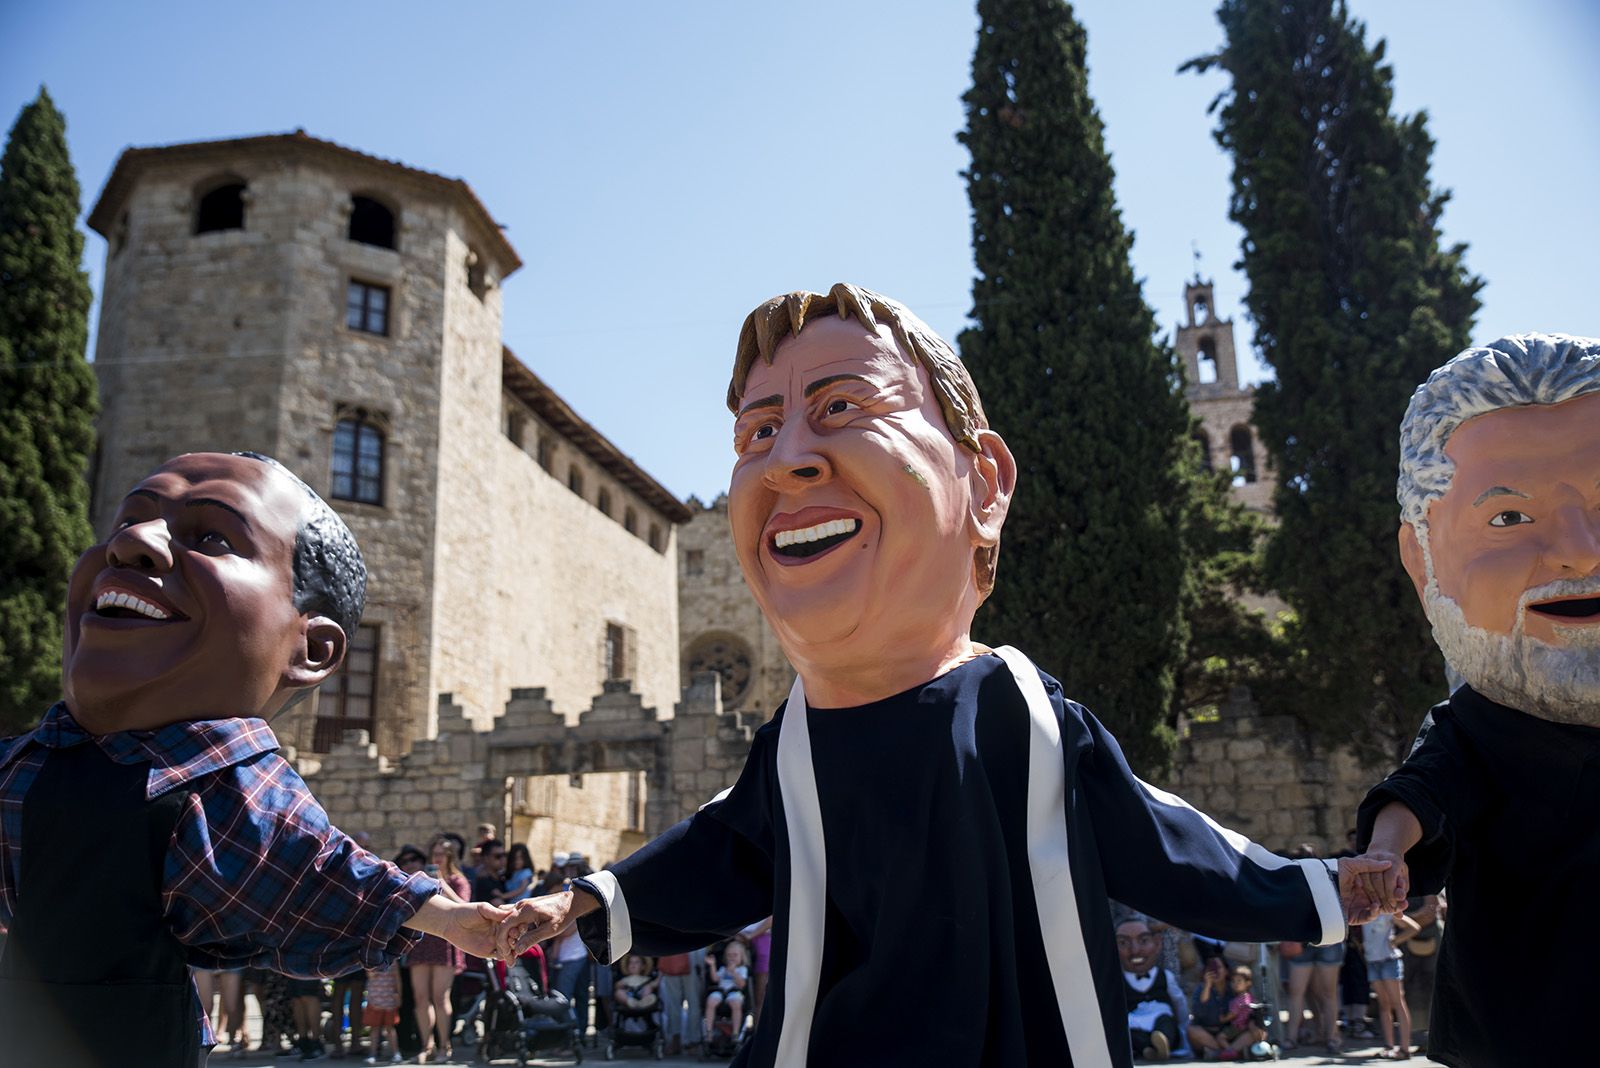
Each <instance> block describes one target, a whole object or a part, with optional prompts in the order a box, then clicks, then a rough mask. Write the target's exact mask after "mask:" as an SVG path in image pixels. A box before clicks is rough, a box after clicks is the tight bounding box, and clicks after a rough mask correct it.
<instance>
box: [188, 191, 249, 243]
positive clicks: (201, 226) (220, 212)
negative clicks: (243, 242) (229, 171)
mask: <svg viewBox="0 0 1600 1068" xmlns="http://www.w3.org/2000/svg"><path fill="white" fill-rule="evenodd" d="M243 229H244V183H243V182H239V181H228V182H225V183H223V184H222V185H219V186H217V187H216V188H215V189H212V190H211V191H210V192H209V193H206V194H205V195H204V196H202V197H201V198H200V203H199V204H198V205H197V206H196V208H195V214H194V232H195V233H197V234H209V233H211V232H212V231H213V230H243Z"/></svg>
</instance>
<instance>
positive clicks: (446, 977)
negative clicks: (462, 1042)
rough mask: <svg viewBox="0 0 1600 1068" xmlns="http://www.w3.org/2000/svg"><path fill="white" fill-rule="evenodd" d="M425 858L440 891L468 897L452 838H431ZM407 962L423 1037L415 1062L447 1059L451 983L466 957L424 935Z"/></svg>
mask: <svg viewBox="0 0 1600 1068" xmlns="http://www.w3.org/2000/svg"><path fill="white" fill-rule="evenodd" d="M428 859H429V864H428V871H429V873H430V874H435V873H436V877H437V878H438V880H439V881H440V882H441V883H442V884H443V886H444V889H443V890H441V891H440V892H441V893H443V894H446V895H448V896H450V897H451V898H452V899H454V900H457V901H465V900H467V899H468V898H469V897H470V896H471V894H472V887H471V886H470V885H469V884H468V882H467V877H466V876H465V875H463V874H461V862H460V860H459V858H458V856H457V854H456V843H455V839H453V838H451V837H449V836H447V835H443V834H441V835H439V836H437V837H436V838H434V839H433V841H431V842H429V843H428ZM485 956H487V954H485ZM406 965H407V967H406V970H407V972H409V974H410V979H411V995H412V1000H413V1002H414V1004H415V1012H416V1020H417V1035H418V1037H420V1038H421V1040H422V1052H420V1053H418V1054H417V1063H418V1064H424V1063H427V1061H429V1060H430V1059H433V1060H441V1061H448V1060H449V1059H450V1057H451V1055H452V1050H451V1047H450V1025H451V1018H452V1010H451V1006H450V986H451V984H452V983H454V982H455V978H456V976H458V975H460V974H461V972H462V970H463V969H464V968H465V967H466V957H465V955H464V954H463V953H462V952H461V950H460V949H458V948H456V947H455V946H453V945H451V944H450V943H449V942H446V941H445V940H444V939H442V938H428V937H424V938H423V939H422V941H420V942H418V943H417V945H416V946H415V947H414V948H413V949H412V950H411V952H410V953H408V954H407V955H406Z"/></svg>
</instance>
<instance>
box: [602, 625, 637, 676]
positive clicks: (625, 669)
mask: <svg viewBox="0 0 1600 1068" xmlns="http://www.w3.org/2000/svg"><path fill="white" fill-rule="evenodd" d="M629 644H630V642H629V641H628V628H627V627H624V626H622V625H621V624H620V623H607V624H606V643H605V651H604V654H603V655H604V657H605V673H606V681H607V682H615V681H617V680H618V679H627V678H632V677H633V676H632V672H631V671H630V670H629V665H628V660H629V656H628V646H629Z"/></svg>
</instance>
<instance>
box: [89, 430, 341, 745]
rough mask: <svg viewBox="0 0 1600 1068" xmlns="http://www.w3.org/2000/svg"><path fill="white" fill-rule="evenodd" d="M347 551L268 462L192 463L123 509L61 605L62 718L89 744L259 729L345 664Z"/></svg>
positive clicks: (321, 515) (216, 458) (329, 524)
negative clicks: (70, 718) (207, 728)
mask: <svg viewBox="0 0 1600 1068" xmlns="http://www.w3.org/2000/svg"><path fill="white" fill-rule="evenodd" d="M365 599H366V567H365V565H364V564H363V562H362V560H361V553H360V551H359V550H358V549H357V547H356V542H355V538H353V537H352V536H351V534H350V531H349V529H348V528H347V527H346V526H345V524H344V522H343V521H342V520H341V519H340V518H339V517H338V515H336V514H335V513H334V512H333V510H332V509H330V508H329V507H328V506H327V504H326V503H324V502H323V500H322V498H320V497H318V496H317V494H316V493H315V492H313V491H312V490H311V489H310V487H308V486H307V485H306V484H305V483H303V482H301V481H300V480H299V479H298V478H296V477H295V476H294V475H293V474H291V473H290V472H289V471H288V470H287V469H286V468H284V467H283V466H282V465H280V464H279V463H278V462H277V461H276V460H272V459H270V458H268V457H265V456H260V455H257V454H254V453H235V454H222V453H190V454H187V455H184V456H179V457H177V458H176V459H174V460H171V461H168V462H167V463H165V464H163V465H162V466H161V467H160V468H158V469H157V470H156V471H155V472H154V473H152V474H151V475H149V476H148V477H146V478H145V479H144V480H143V481H141V482H140V483H139V484H138V485H137V486H135V487H134V488H133V489H132V490H131V491H130V492H129V493H128V495H127V496H126V497H125V498H123V500H122V504H121V505H120V506H119V507H118V509H117V513H116V517H115V519H114V520H113V521H112V528H111V530H110V532H109V533H108V534H107V536H106V538H105V540H104V541H102V542H100V543H98V544H96V545H94V546H92V547H91V548H90V549H89V550H88V551H87V552H85V553H84V554H83V555H82V556H81V557H80V558H79V559H78V563H77V566H76V567H75V568H74V569H73V572H72V581H71V584H70V586H69V587H68V591H67V619H66V628H65V631H66V633H65V642H64V644H65V653H64V657H63V676H64V678H63V683H64V690H65V696H66V701H67V707H68V708H69V709H70V710H71V712H72V714H73V715H74V717H76V718H77V719H78V720H79V721H80V722H82V723H83V724H84V726H85V727H87V728H88V729H90V730H92V731H95V732H97V733H104V732H107V731H114V730H125V729H134V728H150V727H156V726H161V725H163V724H166V723H175V722H180V721H183V720H192V719H224V718H228V717H233V716H271V715H273V714H275V713H276V712H278V711H280V710H282V709H283V708H285V707H287V706H288V705H290V704H292V703H293V702H294V701H295V700H297V699H298V698H300V697H303V696H305V695H306V694H308V693H309V692H310V689H311V688H312V687H314V686H316V685H317V684H318V683H320V682H321V681H322V680H323V679H325V678H327V677H328V676H329V675H330V674H332V673H333V672H334V671H335V670H337V669H338V667H339V664H340V663H341V662H342V661H343V659H344V653H345V648H346V644H347V640H348V636H349V635H351V634H353V633H354V632H355V627H356V623H357V622H358V621H359V619H360V618H361V610H362V607H363V604H364V602H365Z"/></svg>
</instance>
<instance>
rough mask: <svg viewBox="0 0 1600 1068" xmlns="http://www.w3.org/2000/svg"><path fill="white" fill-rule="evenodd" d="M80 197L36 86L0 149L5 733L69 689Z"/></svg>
mask: <svg viewBox="0 0 1600 1068" xmlns="http://www.w3.org/2000/svg"><path fill="white" fill-rule="evenodd" d="M78 197H79V190H78V179H77V175H76V174H75V173H74V172H73V169H72V161H71V160H70V159H69V158H68V155H67V140H66V122H65V120H63V118H62V117H61V113H60V112H59V111H57V110H56V107H55V104H54V103H53V102H52V101H51V99H50V94H49V93H47V92H46V91H45V90H44V89H43V88H42V87H41V88H40V90H39V96H38V97H37V99H35V100H34V102H33V103H31V104H29V105H28V106H26V107H24V108H23V109H22V113H21V115H19V116H18V118H17V121H16V125H14V126H13V127H12V128H11V134H10V136H9V138H8V140H7V142H6V148H5V155H4V156H3V157H0V733H11V732H14V731H16V730H18V729H20V728H22V727H25V726H26V725H27V724H28V723H30V722H32V721H33V720H35V719H36V718H37V717H38V716H39V714H40V713H42V712H43V711H44V710H45V709H46V708H48V707H49V706H50V704H51V703H52V702H53V701H55V700H56V699H57V698H59V697H60V695H61V673H60V664H61V620H62V614H63V611H64V609H65V604H66V591H67V578H68V576H69V574H70V572H71V570H72V565H73V563H74V562H75V561H76V558H77V556H78V554H79V553H81V552H82V551H83V550H84V549H85V548H86V547H87V546H88V545H89V543H90V542H91V541H92V540H93V537H92V535H91V532H90V529H89V487H88V482H87V481H86V479H85V477H84V476H85V472H86V470H87V468H88V463H89V454H90V451H91V450H92V449H93V447H94V415H95V411H96V407H97V401H96V391H95V379H94V372H93V371H92V370H91V369H90V367H89V365H88V363H87V362H86V361H85V359H84V348H85V346H86V344H87V341H88V326H89V280H88V276H87V275H86V274H85V273H84V271H83V268H82V266H81V264H82V260H83V234H82V233H81V232H79V230H78V228H77V217H78Z"/></svg>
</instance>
